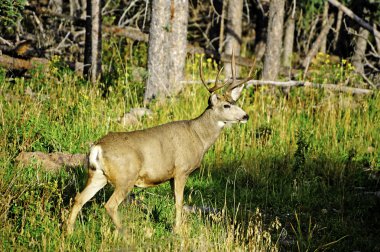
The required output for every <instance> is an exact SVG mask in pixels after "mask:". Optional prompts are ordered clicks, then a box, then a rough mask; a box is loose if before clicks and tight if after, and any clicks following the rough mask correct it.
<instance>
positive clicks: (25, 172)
mask: <svg viewBox="0 0 380 252" xmlns="http://www.w3.org/2000/svg"><path fill="white" fill-rule="evenodd" d="M196 64H197V59H194V58H193V59H189V62H188V64H187V73H188V75H189V78H191V77H195V78H196V76H197V74H198V73H197V70H196ZM204 64H206V65H205V67H206V71H205V74H206V75H209V76H210V77H212V76H213V74H215V67H216V66H215V64H214V63H213V62H212V61H206V62H204ZM339 70H340V71H341V69H339ZM128 71H129V70H128V69H127V70H126V73H128ZM332 75H333V73H332ZM131 78H132V77H131V76H129V75H128V76H127V74H125V76H122V77H120V76H119V78H117V79H115V80H114V83H113V84H112V85H110V84H107V86H106V87H105V86H91V85H90V84H88V83H87V82H85V81H83V80H82V79H81V78H79V77H77V76H75V75H74V74H73V73H72V72H71V71H70V70H67V69H66V68H64V67H62V66H60V65H59V60H55V61H54V62H53V64H52V66H51V67H50V69H49V71H47V72H44V71H35V72H34V73H32V78H29V79H24V78H13V79H12V78H8V77H7V76H6V75H5V72H4V71H3V72H1V73H0V80H1V81H2V83H1V87H0V93H1V95H0V127H1V128H0V139H1V140H0V177H1V179H0V193H1V195H2V197H1V201H0V203H1V204H0V222H1V223H2V228H1V231H0V239H1V241H2V244H1V246H2V247H1V248H0V250H2V251H12V250H43V251H57V250H63V251H66V250H67V251H69V250H84V251H93V250H185V251H186V250H207V251H208V250H211V251H213V250H214V251H219V250H249V251H267V250H268V251H269V250H270V251H277V250H283V251H289V250H292V251H314V250H318V251H320V250H328V249H332V250H335V251H347V250H350V251H353V250H361V251H365V250H366V251H380V246H379V239H378V234H377V233H378V230H379V228H380V219H379V217H380V214H379V207H380V200H379V198H376V197H375V196H374V195H372V194H370V193H367V192H373V191H378V190H379V180H378V179H376V178H374V175H376V174H378V173H379V169H380V159H379V157H380V146H379V143H380V127H379V125H380V114H379V111H380V97H379V94H375V95H373V96H372V97H361V96H352V95H349V94H337V93H330V92H327V91H326V92H324V91H321V90H313V89H301V88H300V89H294V90H292V91H291V93H290V94H289V96H288V97H284V96H282V95H276V93H275V92H273V91H271V90H268V89H265V88H262V89H257V90H253V89H250V90H247V91H245V93H244V95H243V97H242V99H241V100H240V103H241V105H242V106H243V107H244V109H245V110H246V111H247V112H248V114H249V115H250V120H249V122H248V123H247V124H246V125H235V126H233V127H231V128H228V129H226V130H225V131H224V133H223V134H222V135H221V136H220V138H219V139H218V141H217V142H216V143H215V145H214V146H213V147H212V148H211V149H210V151H209V152H208V153H207V154H206V156H205V158H204V160H203V162H202V166H201V168H200V169H199V170H198V171H197V172H195V173H194V174H192V175H191V176H190V178H189V180H188V182H187V186H186V188H185V202H186V204H188V205H196V206H204V207H207V208H213V209H217V210H218V211H217V212H211V213H200V212H199V213H194V214H187V216H186V223H185V226H184V232H183V234H182V235H181V236H178V235H174V234H173V233H172V225H173V223H174V202H173V197H172V193H171V191H170V186H169V185H168V184H163V185H160V186H158V187H154V188H150V189H144V190H142V189H134V191H133V197H134V199H137V200H138V201H139V202H142V203H141V204H136V203H135V202H136V201H134V200H126V201H125V203H123V204H122V206H121V207H120V211H121V214H122V216H123V218H124V221H125V223H126V226H127V229H128V231H129V234H130V237H129V239H127V240H125V239H122V238H120V237H119V236H118V235H117V233H116V232H115V231H114V226H113V224H112V221H111V220H110V218H109V217H108V215H107V214H106V212H105V209H104V207H103V206H104V203H105V201H106V200H107V199H108V197H109V196H110V194H111V193H112V188H111V187H106V188H105V189H104V190H101V191H100V192H99V193H98V194H97V196H96V197H95V198H94V199H93V200H92V201H90V202H89V203H87V205H86V206H85V207H84V208H83V210H82V212H81V214H80V216H79V218H78V220H77V223H76V228H75V231H74V234H73V235H72V236H70V237H67V236H65V235H64V233H63V231H62V230H63V223H64V221H65V220H66V218H67V216H68V211H69V208H70V202H71V199H72V198H73V197H74V196H75V194H76V192H78V191H80V190H81V189H82V188H83V186H84V183H85V178H86V171H85V170H82V169H78V170H76V171H65V170H64V169H63V170H62V171H60V172H58V173H48V172H45V171H43V170H42V169H40V168H39V167H38V166H36V165H32V166H30V167H24V168H22V167H18V166H17V165H16V164H15V162H14V159H15V157H16V156H17V155H18V153H19V152H21V151H44V152H54V151H64V152H70V153H85V152H87V151H88V147H89V145H90V143H91V142H93V141H96V139H98V138H99V137H101V136H102V135H104V134H106V133H107V132H108V131H128V130H135V129H141V128H146V127H151V126H155V125H158V124H162V123H165V122H169V121H172V120H180V119H189V118H193V117H196V116H198V115H199V114H200V113H201V112H202V111H203V109H204V108H205V107H206V106H207V104H206V103H207V94H206V92H205V90H204V88H202V87H201V86H200V85H199V86H189V87H187V88H186V89H185V90H184V91H183V92H182V93H181V94H180V95H179V96H178V97H175V98H170V99H167V100H165V101H163V102H156V103H152V104H150V109H151V110H152V112H153V114H152V116H151V117H144V118H142V119H141V122H140V123H139V124H137V125H127V126H125V125H122V124H121V123H120V122H118V120H117V119H118V118H119V117H120V116H122V115H123V113H125V112H128V111H129V109H131V108H133V107H139V106H142V105H141V104H142V102H141V94H142V92H143V88H142V85H141V84H139V83H135V82H133V79H131ZM321 78H322V77H321ZM105 88H106V89H107V92H106V93H105V92H103V91H102V90H104V89H105ZM28 89H30V90H31V91H32V92H29V94H28V93H26V92H25V91H26V90H28Z"/></svg>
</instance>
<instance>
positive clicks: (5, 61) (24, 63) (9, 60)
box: [0, 54, 83, 75]
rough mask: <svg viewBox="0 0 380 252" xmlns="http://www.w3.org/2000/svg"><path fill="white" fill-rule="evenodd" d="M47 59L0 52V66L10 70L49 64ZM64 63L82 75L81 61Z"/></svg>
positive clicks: (28, 68)
mask: <svg viewBox="0 0 380 252" xmlns="http://www.w3.org/2000/svg"><path fill="white" fill-rule="evenodd" d="M49 62H50V61H49V60H48V59H45V58H36V57H33V58H30V59H19V58H13V57H11V56H8V55H5V54H2V55H0V67H4V68H6V69H12V70H30V69H34V68H36V67H38V66H44V67H45V68H43V69H47V68H46V67H47V66H49ZM66 64H67V65H68V66H69V67H70V68H71V69H73V70H75V73H76V74H77V75H82V71H81V70H82V69H83V63H81V62H66Z"/></svg>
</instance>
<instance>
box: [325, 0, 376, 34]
mask: <svg viewBox="0 0 380 252" xmlns="http://www.w3.org/2000/svg"><path fill="white" fill-rule="evenodd" d="M328 1H329V3H330V4H332V5H334V6H335V7H337V8H338V9H339V10H341V11H343V12H344V13H345V14H346V15H347V16H349V17H350V18H352V19H353V20H355V21H356V22H357V23H358V24H359V25H360V26H362V27H363V28H365V29H367V30H368V31H370V32H371V33H372V34H373V35H375V36H376V37H378V38H380V32H379V31H377V30H376V29H374V28H373V25H370V24H368V23H367V22H366V21H364V20H363V19H361V18H360V17H359V16H357V15H356V14H355V13H354V12H353V11H352V10H350V9H349V8H347V7H346V6H344V5H343V4H341V3H340V2H338V1H336V0H328Z"/></svg>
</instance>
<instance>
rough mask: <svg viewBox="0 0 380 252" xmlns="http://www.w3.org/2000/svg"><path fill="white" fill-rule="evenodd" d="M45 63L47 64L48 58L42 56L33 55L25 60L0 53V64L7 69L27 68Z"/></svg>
mask: <svg viewBox="0 0 380 252" xmlns="http://www.w3.org/2000/svg"><path fill="white" fill-rule="evenodd" d="M47 64H49V60H47V59H44V58H35V57H34V58H30V59H27V60H26V59H19V58H13V57H11V56H8V55H5V54H3V55H0V66H1V67H4V68H7V69H18V70H29V69H33V68H36V67H38V66H41V65H42V66H44V65H47Z"/></svg>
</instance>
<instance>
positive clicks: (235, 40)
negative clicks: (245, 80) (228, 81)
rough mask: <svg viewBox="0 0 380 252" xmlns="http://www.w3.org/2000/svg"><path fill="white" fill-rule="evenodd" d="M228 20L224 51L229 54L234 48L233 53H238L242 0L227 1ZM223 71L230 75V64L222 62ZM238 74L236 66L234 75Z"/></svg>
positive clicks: (240, 40)
mask: <svg viewBox="0 0 380 252" xmlns="http://www.w3.org/2000/svg"><path fill="white" fill-rule="evenodd" d="M227 15H228V21H227V29H226V46H225V50H224V53H225V54H228V55H231V54H232V50H234V53H235V55H240V47H241V42H242V39H241V34H242V17H243V0H235V1H231V0H230V1H228V14H227ZM224 66H225V67H224V73H225V76H226V77H229V76H232V72H231V64H230V63H226V64H224ZM238 76H239V68H238V67H236V77H238Z"/></svg>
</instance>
